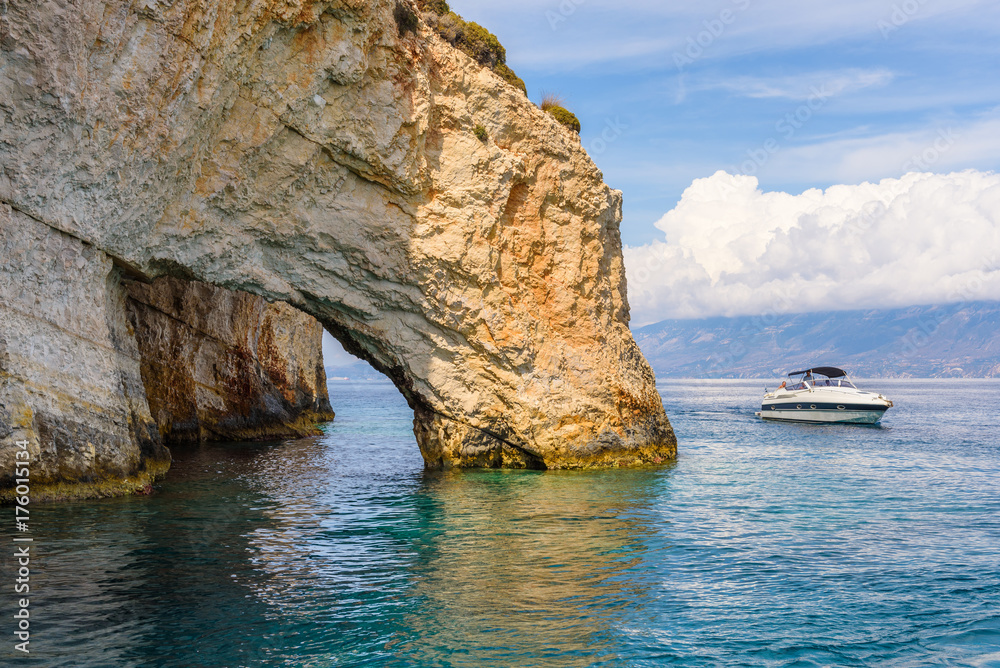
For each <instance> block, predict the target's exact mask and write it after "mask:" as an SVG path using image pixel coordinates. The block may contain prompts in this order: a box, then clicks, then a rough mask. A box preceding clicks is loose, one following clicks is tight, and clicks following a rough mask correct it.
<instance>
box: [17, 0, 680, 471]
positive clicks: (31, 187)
mask: <svg viewBox="0 0 1000 668" xmlns="http://www.w3.org/2000/svg"><path fill="white" fill-rule="evenodd" d="M396 5H397V3H396V1H395V0H391V1H390V0H374V1H362V0H331V1H330V2H318V3H311V2H302V1H300V0H280V1H270V0H262V1H258V2H251V3H243V4H241V3H226V2H218V1H210V0H178V1H176V2H173V3H165V2H155V1H154V0H150V1H148V2H139V3H132V2H125V1H123V0H119V1H108V2H100V1H97V0H77V1H76V2H67V3H63V4H51V3H29V2H15V3H11V4H9V5H8V9H7V14H6V17H5V19H4V27H3V30H4V31H3V34H2V36H0V43H2V52H0V165H2V172H0V201H3V202H6V203H8V204H9V205H10V206H11V207H13V208H14V209H16V210H17V211H20V212H22V213H23V214H25V216H29V217H31V218H33V219H35V220H36V221H39V222H44V224H45V225H48V226H50V227H52V228H54V229H56V230H60V231H62V232H63V233H65V234H66V235H69V236H71V237H73V238H75V239H78V240H80V242H82V243H85V244H89V245H90V246H92V247H93V248H94V249H95V252H102V253H105V254H106V255H107V256H109V257H111V258H113V259H114V261H115V262H116V263H117V264H118V265H119V266H121V267H124V268H126V269H127V270H128V272H129V273H130V274H132V275H136V276H142V277H145V278H146V279H151V278H154V277H157V276H161V275H165V274H170V275H174V276H178V277H183V278H186V279H195V280H198V281H203V282H207V283H211V284H213V285H217V286H221V287H225V288H228V289H231V290H242V291H246V292H249V293H252V294H255V295H258V296H261V297H264V298H266V299H269V300H277V301H285V302H288V303H290V304H292V305H294V306H296V307H298V308H299V309H301V310H303V311H305V312H307V313H309V314H311V315H313V316H315V317H316V318H317V319H318V320H319V321H320V322H321V323H322V324H323V325H324V326H325V327H326V328H327V329H329V330H330V331H331V332H332V333H334V334H335V335H336V336H337V337H338V338H339V339H340V340H341V341H342V342H343V343H344V345H345V347H346V348H347V349H348V350H350V351H352V352H354V353H356V354H358V355H359V356H361V357H363V358H365V359H367V360H368V361H370V362H371V363H372V364H373V365H374V366H376V367H377V368H379V369H380V370H382V371H384V372H385V373H386V374H388V375H389V377H390V378H392V379H393V380H394V381H395V383H396V385H397V386H398V387H399V388H400V390H401V391H402V392H403V393H404V395H405V396H406V398H407V400H408V401H409V403H410V405H411V406H412V407H413V409H414V415H415V421H414V431H415V433H416V435H417V440H418V442H419V445H420V448H421V451H422V453H423V455H424V457H425V460H426V461H427V463H428V465H431V466H531V467H542V466H546V467H579V466H607V465H636V464H642V463H650V462H660V461H663V460H664V459H668V458H670V457H673V456H674V454H675V450H676V446H675V439H674V435H673V432H672V430H671V428H670V425H669V422H668V421H667V418H666V416H665V414H664V411H663V407H662V403H661V401H660V398H659V395H658V394H657V392H656V389H655V385H654V379H653V374H652V372H651V371H650V369H649V366H648V365H647V364H646V362H645V360H644V359H643V357H642V355H641V354H640V353H639V351H638V349H637V347H636V345H635V342H634V341H633V339H632V336H631V334H630V333H629V330H628V303H627V300H626V293H625V275H624V271H623V266H622V255H621V243H620V238H619V233H618V224H619V221H620V207H621V195H620V193H618V192H617V191H614V190H611V189H609V188H608V187H607V186H606V185H605V184H604V183H603V181H602V176H601V173H600V172H599V171H598V170H597V168H596V167H595V166H594V164H593V163H592V162H591V161H590V159H589V158H588V156H587V155H586V153H585V152H584V151H583V150H582V148H581V147H580V145H579V142H578V140H577V138H576V136H575V134H574V133H571V132H570V131H568V130H566V129H565V128H563V127H562V126H561V125H559V124H558V123H557V122H556V121H555V120H554V119H552V118H551V117H549V116H548V115H546V114H544V113H543V112H541V111H540V110H539V109H537V108H536V107H534V106H533V105H532V104H530V103H529V102H528V100H527V99H525V97H524V96H523V95H522V94H521V92H520V91H517V90H515V89H513V88H511V87H510V86H508V85H507V84H506V83H504V82H503V81H501V80H500V79H499V78H498V77H496V76H495V75H494V74H493V73H492V72H490V71H488V70H484V69H481V68H480V67H479V66H478V65H476V64H475V63H474V62H472V61H471V60H470V59H469V58H467V57H466V56H465V55H463V54H461V53H460V52H458V51H456V50H455V49H453V48H451V47H450V46H448V45H446V44H445V43H443V42H442V41H440V39H438V38H437V37H436V36H435V35H433V34H432V33H431V32H430V31H429V30H428V29H426V28H425V27H423V26H421V27H419V29H418V30H417V31H416V32H406V31H401V30H400V29H399V27H398V26H397V25H396V22H395V20H394V18H393V12H394V10H395V9H396ZM477 125H482V126H483V127H485V128H486V130H487V133H488V138H487V140H486V141H480V139H478V138H477V137H476V135H475V134H474V133H473V129H474V128H475V127H476V126H477ZM9 280H17V279H15V278H11V279H9ZM61 280H67V278H66V277H63V279H61ZM43 301H44V300H43ZM39 308H44V307H39ZM29 311H30V309H29ZM72 317H73V315H72V312H71V311H69V312H66V313H63V314H61V315H59V316H58V317H57V318H56V320H57V322H60V323H61V322H62V320H59V318H72Z"/></svg>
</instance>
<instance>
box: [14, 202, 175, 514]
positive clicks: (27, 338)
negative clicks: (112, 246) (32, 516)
mask: <svg viewBox="0 0 1000 668" xmlns="http://www.w3.org/2000/svg"><path fill="white" fill-rule="evenodd" d="M0 256H2V258H3V262H0V500H3V499H9V498H10V497H11V496H13V488H14V484H13V481H14V479H15V476H14V462H15V452H16V451H17V447H16V445H15V444H16V443H17V442H18V441H27V444H28V445H27V449H28V451H29V452H30V454H31V465H30V467H29V472H30V475H29V479H30V481H31V484H30V489H31V492H32V493H31V498H32V499H33V500H35V501H37V500H40V499H41V498H44V497H77V496H103V495H116V494H123V493H130V492H134V491H138V490H141V489H143V488H145V487H146V486H148V485H149V484H150V483H151V482H152V481H153V479H154V478H155V477H156V476H157V475H159V474H161V473H163V472H165V471H166V470H167V467H169V465H170V453H169V452H167V450H166V448H164V447H163V445H162V443H161V441H160V437H159V433H158V432H157V429H156V424H155V423H154V422H153V418H152V417H151V416H150V414H149V408H148V407H147V404H146V397H145V393H144V391H143V386H142V379H141V378H140V374H139V351H138V349H137V348H136V344H135V339H134V338H133V337H132V333H131V331H130V330H129V326H128V322H127V321H126V319H125V300H126V295H125V291H124V289H123V288H122V286H121V284H120V282H119V277H120V274H121V270H119V269H117V268H115V267H114V266H113V265H112V262H111V259H110V258H109V257H108V256H107V255H106V254H104V253H103V252H101V251H99V250H97V249H95V248H93V247H91V246H89V245H87V244H84V243H81V242H80V241H79V240H78V239H75V238H73V237H71V236H68V235H66V234H63V233H62V232H59V231H57V230H54V229H52V228H51V227H49V226H47V225H42V224H41V223H38V222H37V221H35V220H33V219H31V218H29V217H27V216H24V215H23V214H20V213H18V212H16V211H11V209H10V207H8V206H7V205H5V204H0Z"/></svg>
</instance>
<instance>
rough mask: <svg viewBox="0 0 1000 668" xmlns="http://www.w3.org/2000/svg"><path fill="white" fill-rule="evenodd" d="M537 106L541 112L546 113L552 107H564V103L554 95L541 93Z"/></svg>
mask: <svg viewBox="0 0 1000 668" xmlns="http://www.w3.org/2000/svg"><path fill="white" fill-rule="evenodd" d="M538 106H539V108H540V109H541V110H542V111H548V110H549V109H552V108H554V107H565V106H566V103H565V102H564V101H563V99H562V98H561V97H559V96H558V95H556V94H555V93H542V103H541V104H540V105H538Z"/></svg>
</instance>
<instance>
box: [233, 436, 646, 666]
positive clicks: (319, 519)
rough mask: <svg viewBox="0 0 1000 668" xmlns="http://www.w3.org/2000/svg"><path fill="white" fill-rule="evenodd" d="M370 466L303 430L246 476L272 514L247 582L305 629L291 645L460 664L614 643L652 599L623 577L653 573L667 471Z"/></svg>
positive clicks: (585, 656)
mask: <svg viewBox="0 0 1000 668" xmlns="http://www.w3.org/2000/svg"><path fill="white" fill-rule="evenodd" d="M367 461H368V463H369V464H371V463H372V462H371V460H370V458H369V459H367ZM359 466H360V463H359V462H358V461H357V460H354V459H353V458H351V457H350V453H348V452H345V451H343V449H341V448H338V447H337V446H336V444H335V443H331V441H329V440H325V441H324V440H323V439H317V440H315V441H310V440H305V441H297V442H293V443H286V444H284V445H283V446H282V447H281V448H276V449H274V450H270V451H268V452H266V453H261V454H260V455H259V456H258V457H257V458H256V459H255V460H254V463H253V467H252V470H248V471H246V472H245V473H244V474H243V475H242V476H241V479H242V480H244V481H245V482H246V483H247V484H248V485H251V486H252V487H253V489H254V491H255V493H258V494H261V495H263V496H265V497H267V498H268V500H269V501H268V503H267V507H266V508H264V510H263V512H264V514H266V515H267V517H268V518H269V519H270V520H271V522H269V523H266V524H265V525H263V526H260V527H256V528H254V530H253V531H252V533H250V534H249V535H247V536H246V539H247V542H248V545H249V547H250V553H251V555H252V556H251V562H252V564H253V566H254V568H255V569H257V570H258V571H260V572H261V573H263V574H266V575H267V577H266V578H265V577H258V578H254V579H253V580H252V581H251V582H249V583H248V584H249V586H250V588H251V589H252V591H253V593H254V596H255V597H256V598H257V599H258V600H259V601H262V602H266V603H267V604H268V605H269V606H271V608H272V609H273V610H277V611H280V614H281V615H283V616H284V617H285V618H286V619H285V620H284V621H283V623H282V624H283V627H284V628H286V629H288V628H290V627H291V628H296V629H297V631H296V632H293V633H292V634H291V638H287V637H286V640H292V642H291V644H290V645H289V646H287V649H289V650H291V649H294V651H295V652H296V653H298V654H299V655H300V656H301V655H302V654H303V653H308V652H313V651H318V652H321V653H328V655H329V656H334V655H339V656H341V657H343V656H349V655H351V654H353V653H357V652H361V653H363V654H365V653H369V652H377V653H379V654H382V655H383V657H384V660H396V661H401V662H404V663H414V662H416V663H439V662H442V661H445V662H447V663H450V664H453V665H498V664H503V663H511V662H513V661H515V660H516V659H517V657H521V659H524V660H528V659H530V662H532V663H533V664H534V665H546V660H549V661H550V663H551V665H590V664H592V663H594V662H595V661H610V660H612V659H613V658H614V657H615V656H617V655H616V650H615V647H616V645H617V644H618V641H617V639H616V633H617V632H616V630H615V629H616V628H617V626H618V625H619V622H620V615H621V612H622V610H623V609H625V608H626V607H627V608H631V609H632V610H633V611H634V610H635V608H636V606H640V607H641V606H642V605H643V601H644V600H646V598H647V597H648V596H649V591H648V586H647V585H646V584H644V583H643V580H642V578H636V577H627V576H626V574H627V573H628V572H629V571H643V570H648V568H643V567H642V566H641V565H640V562H641V560H642V559H643V558H645V556H646V555H644V550H645V544H646V543H647V541H646V540H645V537H646V534H648V533H649V532H650V531H651V530H652V529H651V528H650V527H649V526H648V524H647V522H648V519H647V518H648V517H650V513H649V512H648V510H649V502H650V501H651V499H653V498H656V497H657V495H659V496H660V497H661V498H662V494H663V489H662V483H663V480H664V476H665V473H664V471H662V470H660V471H656V472H654V471H610V472H592V473H560V472H545V473H537V472H504V471H466V472H449V473H424V472H423V471H421V470H418V471H410V472H406V473H402V474H400V473H396V474H385V473H378V472H377V471H374V470H373V471H369V472H363V471H361V470H359V468H358V467H359ZM299 625H304V627H303V628H301V629H298V628H297V627H299ZM323 629H330V630H332V629H336V630H337V633H335V634H334V633H329V634H325V633H324V631H323ZM298 630H301V633H299V632H298ZM286 635H288V634H286ZM456 648H463V650H462V653H460V654H458V655H456V654H454V652H455V651H456ZM540 662H541V663H540Z"/></svg>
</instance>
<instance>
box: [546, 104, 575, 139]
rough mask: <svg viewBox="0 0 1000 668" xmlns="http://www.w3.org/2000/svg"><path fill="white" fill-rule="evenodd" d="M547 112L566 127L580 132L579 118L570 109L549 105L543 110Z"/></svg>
mask: <svg viewBox="0 0 1000 668" xmlns="http://www.w3.org/2000/svg"><path fill="white" fill-rule="evenodd" d="M545 111H546V113H547V114H549V115H550V116H552V118H554V119H556V120H557V121H559V122H560V123H562V124H563V125H565V126H566V127H568V128H569V129H570V130H572V131H573V132H575V133H577V134H580V119H579V118H577V117H576V114H574V113H573V112H572V111H569V110H568V109H564V108H563V107H555V106H553V107H549V108H548V109H546V110H545Z"/></svg>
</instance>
